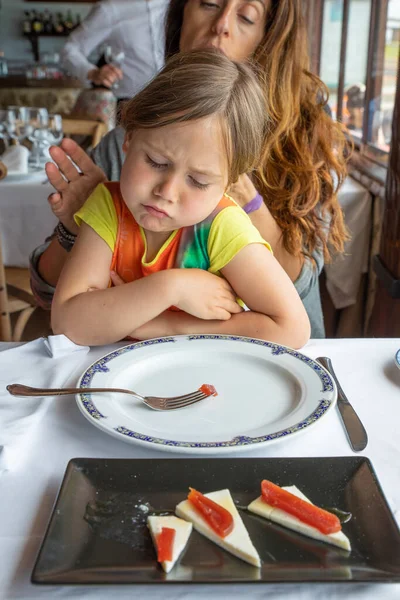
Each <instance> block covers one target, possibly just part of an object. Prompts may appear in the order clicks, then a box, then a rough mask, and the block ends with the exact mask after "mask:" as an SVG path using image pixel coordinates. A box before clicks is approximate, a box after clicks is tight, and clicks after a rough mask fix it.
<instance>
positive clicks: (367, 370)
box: [0, 338, 400, 600]
mask: <svg viewBox="0 0 400 600" xmlns="http://www.w3.org/2000/svg"><path fill="white" fill-rule="evenodd" d="M42 343H43V340H34V341H33V342H29V343H28V344H26V345H22V346H20V345H18V344H10V343H2V344H0V444H1V443H2V437H1V436H2V434H1V431H2V428H5V429H7V428H9V429H10V431H11V430H12V431H15V433H14V434H12V435H11V436H9V437H8V438H4V436H3V443H4V449H3V452H7V443H10V444H12V445H14V455H13V460H12V461H10V462H9V464H8V465H7V466H6V467H5V468H3V470H1V471H0V473H1V474H0V485H1V494H0V515H1V518H0V556H1V561H0V598H2V599H7V600H11V599H21V600H22V599H25V600H31V599H34V598H51V599H52V600H53V599H54V598H63V599H72V598H79V599H83V600H86V599H90V598H96V600H101V599H103V598H104V599H108V598H110V597H114V596H115V597H118V598H129V599H130V598H132V597H134V598H137V597H141V598H146V599H147V598H154V599H158V598H160V599H161V598H162V599H169V598H171V599H185V600H187V599H193V600H195V599H196V600H197V599H198V598H206V597H207V598H217V597H218V598H246V599H247V598H255V599H256V598H268V599H269V600H278V599H281V598H285V600H292V599H293V600H294V599H296V600H299V599H300V598H301V599H304V600H311V599H314V598H317V597H318V598H319V599H320V600H325V599H326V600H328V599H329V600H331V599H332V600H333V599H337V598H346V600H360V599H362V600H364V599H371V600H376V598H383V599H384V600H395V599H396V600H397V599H398V598H400V583H393V582H371V583H366V582H361V581H351V580H350V581H346V582H336V583H333V582H330V583H328V582H324V581H318V582H314V583H290V582H287V583H286V582H281V583H242V584H197V583H190V584H189V583H180V584H172V583H168V585H164V584H162V583H160V584H157V585H156V584H153V585H143V584H130V585H129V584H124V585H116V584H112V585H105V584H103V585H98V584H92V585H53V584H46V585H39V584H34V583H32V582H31V579H30V578H31V573H32V569H33V567H34V564H35V561H36V558H37V555H38V551H39V549H40V546H41V544H42V541H43V538H44V535H45V532H46V528H47V526H48V523H49V520H50V517H51V514H52V511H53V507H54V504H55V501H56V498H57V494H58V492H59V489H60V485H61V482H62V480H63V477H64V473H65V470H66V467H67V464H68V463H69V461H70V460H71V459H76V458H104V459H116V458H118V459H153V460H157V461H162V460H164V459H166V458H177V459H179V460H181V461H184V462H182V464H187V461H195V460H197V458H198V456H197V455H190V454H183V453H180V452H179V451H172V452H171V451H170V452H168V453H166V452H163V451H160V450H158V449H157V448H156V447H155V446H154V445H151V444H149V445H148V447H147V446H146V444H143V443H142V444H135V443H130V444H128V443H125V442H123V441H121V439H117V438H115V437H112V436H110V435H105V434H104V432H103V431H101V430H100V429H99V428H97V427H93V426H92V424H91V423H90V422H89V421H88V419H86V418H84V417H83V415H82V413H81V411H80V410H79V409H78V406H77V402H76V401H75V399H74V397H73V396H60V397H55V396H53V397H50V398H49V399H47V402H46V405H45V408H43V406H44V405H43V404H37V405H36V404H34V403H33V404H31V405H30V406H31V407H32V408H31V409H29V411H28V412H30V413H31V414H29V418H31V417H33V416H35V415H34V414H33V413H34V412H35V410H36V407H37V410H38V411H39V410H40V415H38V419H37V421H36V422H35V425H34V429H35V431H34V434H33V431H30V430H29V429H25V430H24V429H23V428H21V429H18V426H17V427H15V425H16V424H17V425H18V415H19V414H20V413H19V411H22V412H21V415H22V414H23V417H24V418H25V417H26V416H27V415H26V412H24V411H23V409H22V407H23V406H26V405H25V404H24V403H27V402H31V400H29V399H26V398H12V401H11V399H10V398H7V396H8V395H7V392H6V391H5V386H6V385H8V384H9V383H13V382H14V381H15V378H16V377H17V376H18V375H17V374H18V366H17V365H18V361H19V360H21V361H22V360H23V361H25V362H24V363H22V362H21V363H20V364H21V365H24V371H23V372H21V373H20V381H22V382H23V383H25V384H29V385H33V386H34V385H35V384H36V385H37V384H38V382H39V379H38V377H39V375H38V373H39V371H40V372H43V373H44V372H45V369H47V371H46V373H47V375H46V377H47V378H46V384H47V386H48V387H54V386H60V385H61V384H62V385H63V386H74V385H76V383H77V381H78V378H79V376H80V375H81V374H82V372H83V371H84V370H85V369H86V368H87V367H88V366H89V365H91V364H92V363H93V362H94V361H96V360H97V359H98V358H100V357H102V356H103V355H105V354H107V353H109V352H111V351H113V350H115V349H117V348H120V347H122V346H123V345H124V344H126V342H121V343H118V344H114V345H110V346H103V347H92V348H90V349H87V351H86V352H76V353H74V354H68V353H66V354H65V355H63V356H60V357H59V358H57V359H54V358H53V359H52V358H50V357H47V359H46V358H45V355H44V354H43V355H42V351H43V346H42ZM24 348H25V354H24V355H22V354H19V352H20V351H21V352H22V350H23V349H24ZM399 348H400V339H390V338H388V339H374V338H371V339H367V338H363V339H361V338H360V339H324V340H313V339H312V340H310V341H309V342H308V343H307V345H306V346H305V347H304V348H303V349H302V350H301V352H302V353H303V354H304V355H305V356H307V357H310V358H314V359H315V358H317V357H320V356H328V357H330V358H331V360H332V362H333V365H334V369H335V372H336V375H337V377H338V379H339V380H340V383H341V386H342V388H343V389H344V391H345V393H346V395H347V397H348V399H349V400H350V402H351V404H352V405H353V407H354V408H355V410H356V412H357V414H358V416H359V417H360V419H361V421H362V423H363V424H364V427H365V429H366V431H367V433H368V440H369V441H368V445H367V446H366V448H365V449H364V450H363V451H362V452H361V453H358V454H355V453H354V452H353V451H352V449H351V447H350V445H349V442H348V439H347V437H346V433H345V430H344V427H343V424H342V421H341V419H340V415H339V411H338V409H337V407H336V406H335V407H334V408H333V409H332V410H330V411H329V412H328V413H327V414H326V415H325V417H324V418H323V419H322V420H321V421H320V422H319V423H317V424H315V425H313V426H312V427H310V429H309V431H307V432H304V433H301V434H299V435H295V436H289V437H288V438H284V439H282V440H281V441H278V442H276V443H273V444H266V445H263V446H262V447H259V448H254V449H250V450H249V449H247V450H246V451H243V450H240V449H239V451H238V452H237V453H235V454H234V455H233V456H234V457H235V458H236V457H238V458H239V457H245V458H247V459H248V460H250V461H251V460H252V459H257V458H264V459H269V458H276V457H280V458H285V457H286V458H299V457H321V458H330V457H349V456H353V457H354V456H365V457H367V458H368V459H369V460H370V461H371V463H372V466H373V469H374V471H375V473H376V476H377V478H378V480H379V482H380V486H381V488H382V490H383V494H384V496H385V498H386V501H387V503H388V506H389V507H390V511H391V513H392V515H393V518H394V519H395V521H396V523H397V527H398V526H399V525H400V436H399V434H398V430H399V424H400V368H399V365H398V364H397V363H396V360H395V357H396V354H397V352H398V350H399ZM46 360H47V362H46ZM51 361H53V362H51ZM49 365H50V366H49ZM30 367H31V369H30ZM2 402H3V406H7V420H6V419H5V418H4V417H3V422H2V412H3V414H5V413H4V409H2ZM12 402H14V404H13V403H12ZM39 407H40V408H39ZM14 417H15V418H14ZM23 417H22V416H21V420H22V418H23ZM5 420H6V422H5ZM12 427H14V429H12ZM32 429H33V425H32ZM3 432H4V429H3ZM31 434H32V435H31ZM25 438H26V439H25ZM4 439H7V441H6V443H5V442H4ZM1 454H2V453H0V461H1ZM219 457H220V455H219V453H218V450H217V449H216V450H215V452H214V453H208V454H207V458H208V459H209V461H210V464H212V461H213V460H214V459H216V458H219ZM231 457H232V455H230V458H231ZM0 466H1V462H0ZM369 500H370V499H368V498H367V497H366V498H365V502H369Z"/></svg>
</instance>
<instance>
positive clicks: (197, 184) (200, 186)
mask: <svg viewBox="0 0 400 600" xmlns="http://www.w3.org/2000/svg"><path fill="white" fill-rule="evenodd" d="M190 181H191V182H192V185H194V187H197V188H198V189H199V190H206V189H207V188H208V187H209V185H210V184H209V183H200V181H197V179H194V177H190Z"/></svg>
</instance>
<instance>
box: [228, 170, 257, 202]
mask: <svg viewBox="0 0 400 600" xmlns="http://www.w3.org/2000/svg"><path fill="white" fill-rule="evenodd" d="M228 194H229V195H230V196H232V198H233V199H234V200H235V202H237V203H238V204H239V206H241V207H242V208H243V207H244V206H246V204H248V203H249V202H250V201H251V200H253V198H254V197H255V196H256V195H257V190H256V188H255V187H254V184H253V182H252V181H251V179H250V177H249V176H248V175H246V174H243V175H240V177H239V179H238V180H237V182H236V183H233V184H232V185H231V186H230V188H229V189H228Z"/></svg>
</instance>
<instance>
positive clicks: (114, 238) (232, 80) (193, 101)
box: [51, 49, 310, 348]
mask: <svg viewBox="0 0 400 600" xmlns="http://www.w3.org/2000/svg"><path fill="white" fill-rule="evenodd" d="M121 124H122V126H123V127H124V129H125V137H124V142H123V150H124V152H125V153H126V159H125V162H124V164H123V166H122V171H121V178H120V182H106V183H104V184H100V185H98V186H97V187H96V189H95V190H94V192H93V193H92V195H91V196H90V197H89V199H88V200H87V201H86V202H85V204H84V206H83V207H82V209H81V210H80V211H78V213H77V214H76V215H75V218H76V220H77V223H78V224H79V225H80V230H79V234H78V239H77V242H76V244H75V246H74V248H73V250H72V252H71V256H70V260H69V261H68V263H67V264H66V265H65V268H64V269H63V272H62V274H61V277H60V280H59V282H58V284H57V289H56V293H55V296H54V301H53V305H52V309H51V320H52V327H53V330H54V332H55V333H63V334H65V335H66V336H67V337H68V338H70V339H71V340H73V341H74V342H76V343H78V344H89V345H101V344H109V343H113V342H116V341H118V340H120V339H121V338H125V337H127V336H130V337H133V338H136V339H141V340H143V339H148V338H154V337H159V336H163V335H174V334H178V333H186V334H194V333H221V334H236V335H245V336H250V337H257V338H261V339H264V340H271V341H273V342H277V343H281V344H287V345H289V346H293V347H295V348H299V347H301V346H303V345H304V344H305V343H306V342H307V341H308V338H309V334H310V324H309V320H308V317H307V313H306V311H305V309H304V306H303V304H302V302H301V300H300V298H299V295H298V294H297V292H296V290H295V288H294V286H293V284H292V282H291V281H290V279H289V277H288V276H287V275H286V273H285V271H284V270H283V269H282V267H281V266H280V265H279V263H278V261H277V260H276V259H275V258H274V257H273V255H272V253H271V247H270V246H269V244H268V243H267V242H265V241H264V240H263V239H262V237H261V236H260V234H259V232H258V231H257V229H256V228H255V227H254V226H253V225H252V223H251V221H250V219H249V217H248V216H247V215H246V214H245V213H244V211H243V210H242V209H241V208H240V207H239V206H238V205H237V204H236V203H235V202H234V201H233V200H232V198H230V197H229V196H228V195H227V194H226V190H227V188H228V187H229V186H230V185H231V184H232V183H233V182H235V181H237V180H238V178H239V176H240V175H241V174H243V173H250V172H252V171H253V169H254V168H255V167H256V166H257V163H258V160H259V157H260V155H261V148H262V145H263V138H264V132H265V130H266V128H267V126H268V107H267V106H266V103H265V99H264V96H263V93H262V91H261V88H260V86H259V84H258V81H257V78H256V77H255V75H254V73H253V72H252V70H251V69H250V68H249V67H248V66H247V65H244V64H242V63H234V62H232V61H230V60H229V59H228V58H226V57H225V56H224V55H223V54H221V53H219V52H217V51H215V50H210V49H209V50H202V51H196V52H188V53H186V54H178V55H176V56H174V57H173V58H171V59H170V60H169V61H168V62H167V64H166V66H165V67H164V69H163V70H162V71H161V72H160V73H159V75H157V77H155V78H154V79H153V80H152V81H151V83H150V84H148V85H147V86H146V87H145V88H144V89H143V90H142V91H141V92H139V93H138V94H137V95H136V96H135V97H134V98H133V99H132V100H130V101H129V102H127V103H125V105H124V107H123V110H122V114H121ZM112 269H114V270H115V272H116V274H117V275H118V276H119V277H120V278H121V279H123V280H124V281H125V283H124V284H123V285H117V286H115V287H110V273H111V271H112ZM237 296H239V297H240V298H241V299H242V301H243V302H244V303H245V304H246V306H247V307H248V308H249V309H250V310H249V311H243V310H242V308H241V307H240V306H239V303H238V302H237V299H236V297H237ZM177 309H178V310H177Z"/></svg>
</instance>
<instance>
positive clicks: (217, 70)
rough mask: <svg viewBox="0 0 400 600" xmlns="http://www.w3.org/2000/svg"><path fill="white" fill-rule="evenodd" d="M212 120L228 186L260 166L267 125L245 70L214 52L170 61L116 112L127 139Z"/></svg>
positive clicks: (257, 92)
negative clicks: (215, 123) (138, 132)
mask: <svg viewBox="0 0 400 600" xmlns="http://www.w3.org/2000/svg"><path fill="white" fill-rule="evenodd" d="M212 115H215V116H216V117H217V118H218V120H219V123H220V126H221V133H222V138H223V144H224V149H225V151H226V157H227V162H228V185H230V184H232V183H234V182H235V181H237V179H238V177H239V175H241V174H242V173H248V172H250V171H252V170H254V169H255V168H256V167H257V166H258V163H259V160H260V156H261V152H262V147H263V143H264V135H265V130H266V123H267V110H266V104H265V99H264V94H263V92H262V90H261V88H260V85H259V83H258V81H257V77H256V76H255V75H254V73H253V71H252V70H251V69H250V67H248V66H246V65H243V64H239V63H235V62H232V61H231V60H229V59H228V58H226V56H224V55H223V54H222V53H220V52H218V51H215V50H202V51H197V52H188V53H182V54H178V55H176V56H173V57H172V58H171V59H170V60H168V62H167V64H166V65H165V67H164V68H163V70H162V71H161V72H160V73H159V74H158V75H157V76H156V77H155V78H154V79H153V80H152V81H151V82H150V83H149V84H148V85H147V86H146V87H145V88H144V89H143V90H141V91H140V92H139V93H138V94H137V95H136V96H134V98H132V100H129V101H128V102H126V103H125V104H124V106H123V108H122V112H121V125H122V126H123V127H124V128H125V130H126V132H127V133H128V134H129V133H131V132H133V131H135V130H136V129H153V128H156V127H164V126H166V125H172V124H174V123H184V122H188V121H194V120H197V119H202V118H205V117H209V116H212Z"/></svg>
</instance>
